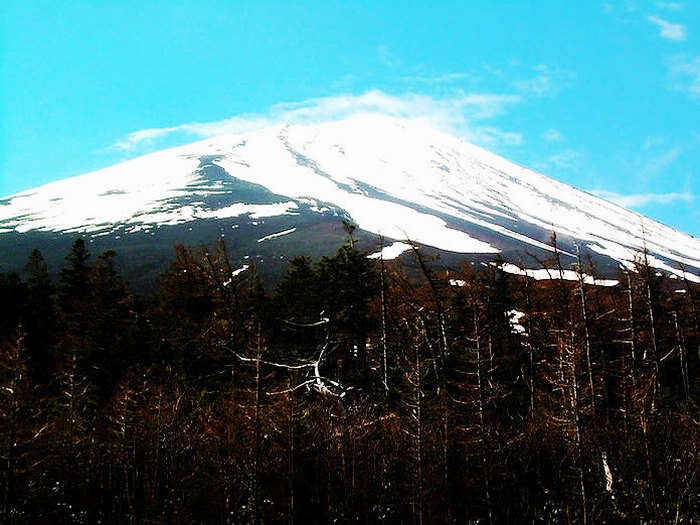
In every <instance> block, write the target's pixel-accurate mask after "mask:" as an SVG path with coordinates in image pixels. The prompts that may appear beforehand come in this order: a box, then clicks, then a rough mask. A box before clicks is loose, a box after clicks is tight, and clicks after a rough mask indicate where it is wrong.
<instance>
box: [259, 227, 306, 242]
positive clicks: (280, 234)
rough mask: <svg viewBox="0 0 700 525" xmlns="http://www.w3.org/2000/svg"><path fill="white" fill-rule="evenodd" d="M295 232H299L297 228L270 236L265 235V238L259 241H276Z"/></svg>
mask: <svg viewBox="0 0 700 525" xmlns="http://www.w3.org/2000/svg"><path fill="white" fill-rule="evenodd" d="M295 231H297V229H296V228H290V229H288V230H284V231H282V232H277V233H271V234H270V235H265V237H261V238H260V239H258V242H264V241H268V240H270V239H276V238H277V237H282V236H283V235H289V234H290V233H293V232H295Z"/></svg>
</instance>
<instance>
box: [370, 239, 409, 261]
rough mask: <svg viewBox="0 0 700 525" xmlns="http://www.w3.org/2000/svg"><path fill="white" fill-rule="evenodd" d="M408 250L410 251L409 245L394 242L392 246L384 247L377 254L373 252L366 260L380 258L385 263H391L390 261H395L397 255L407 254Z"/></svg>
mask: <svg viewBox="0 0 700 525" xmlns="http://www.w3.org/2000/svg"><path fill="white" fill-rule="evenodd" d="M410 249H411V245H410V244H406V243H405V242H395V243H393V244H390V245H389V246H384V247H383V248H382V249H381V250H379V251H378V252H374V253H372V254H370V255H368V256H367V258H368V259H379V258H381V259H383V260H385V261H391V260H394V259H396V258H397V257H398V256H399V255H401V254H402V253H404V252H407V251H408V250H410Z"/></svg>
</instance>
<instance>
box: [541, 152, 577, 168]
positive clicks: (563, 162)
mask: <svg viewBox="0 0 700 525" xmlns="http://www.w3.org/2000/svg"><path fill="white" fill-rule="evenodd" d="M583 160H584V156H583V153H581V152H578V151H575V150H572V149H567V150H564V151H562V152H561V153H558V154H556V155H552V156H551V157H549V159H548V164H550V165H552V166H556V167H558V168H566V169H576V168H579V167H581V165H582V164H583Z"/></svg>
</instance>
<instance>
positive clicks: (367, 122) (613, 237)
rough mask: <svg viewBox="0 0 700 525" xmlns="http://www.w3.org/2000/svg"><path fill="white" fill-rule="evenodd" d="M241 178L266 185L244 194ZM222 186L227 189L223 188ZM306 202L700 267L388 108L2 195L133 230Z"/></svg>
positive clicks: (376, 222) (651, 237) (374, 226)
mask: <svg viewBox="0 0 700 525" xmlns="http://www.w3.org/2000/svg"><path fill="white" fill-rule="evenodd" d="M212 173H214V174H215V175H216V176H214V177H213V176H212ZM234 183H235V184H237V185H238V186H236V188H238V187H239V186H240V187H245V188H248V189H250V188H258V189H256V190H255V191H256V192H257V194H258V195H263V194H264V195H263V197H264V198H259V199H257V200H255V199H250V198H247V196H248V193H246V191H248V190H246V191H241V192H240V195H238V196H237V195H236V192H237V191H238V190H235V191H234V190H232V189H231V188H232V186H231V184H234ZM246 185H247V186H246ZM260 188H262V189H260ZM261 192H262V193H261ZM218 196H225V197H226V199H228V200H226V202H223V201H220V200H216V199H214V201H212V198H213V197H217V198H218ZM222 202H223V204H222ZM301 207H306V208H308V209H309V210H311V211H312V212H316V213H322V212H323V211H324V210H328V209H330V208H335V209H337V210H342V212H343V213H344V214H346V215H347V216H349V217H350V218H352V220H354V221H355V222H356V223H357V224H358V226H359V227H360V228H361V229H363V230H365V231H368V232H371V233H374V234H377V235H382V236H384V237H386V238H387V239H392V240H396V241H401V240H406V239H410V240H412V241H415V242H418V243H421V244H425V245H427V246H432V247H434V248H437V249H439V250H444V251H449V252H457V253H485V254H486V253H497V252H498V251H499V250H500V247H499V239H506V240H507V239H510V240H511V241H516V242H518V243H522V244H524V245H525V246H531V247H533V248H538V249H544V250H551V248H550V247H549V245H548V244H546V242H545V241H546V240H547V237H548V235H549V232H552V231H555V232H557V234H558V235H559V236H568V237H570V238H572V239H575V240H576V241H577V242H578V243H579V245H580V246H581V247H583V248H587V249H588V250H590V251H593V252H595V253H598V254H601V255H605V256H608V257H611V258H613V259H616V260H618V261H621V262H625V263H627V264H628V263H629V261H631V260H633V259H634V256H635V253H638V252H639V251H641V250H642V249H643V248H644V246H646V247H647V249H648V251H649V252H650V254H651V260H652V263H653V264H655V265H656V266H658V267H660V268H664V269H666V270H668V271H671V272H675V273H679V269H678V268H677V267H676V266H675V263H674V262H680V263H682V264H684V265H686V266H688V267H692V268H691V270H692V271H696V272H697V270H699V269H700V239H697V238H694V237H692V236H690V235H687V234H684V233H682V232H679V231H676V230H674V229H672V228H669V227H667V226H664V225H662V224H659V223H657V222H654V221H652V220H650V219H647V218H644V217H643V216H641V215H640V214H638V213H635V212H632V211H629V210H626V209H624V208H621V207H619V206H617V205H615V204H612V203H610V202H607V201H605V200H603V199H600V198H598V197H595V196H593V195H590V194H588V193H586V192H583V191H580V190H577V189H575V188H573V187H571V186H569V185H567V184H564V183H561V182H558V181H555V180H553V179H550V178H548V177H546V176H544V175H541V174H539V173H536V172H534V171H531V170H528V169H526V168H524V167H522V166H519V165H516V164H514V163H512V162H509V161H507V160H505V159H503V158H501V157H498V156H497V155H494V154H492V153H489V152H487V151H485V150H483V149H481V148H479V147H476V146H473V145H471V144H468V143H466V142H464V141H462V140H460V139H458V138H455V137H452V136H450V135H447V134H444V133H441V132H438V131H435V130H433V129H430V128H427V127H425V126H423V125H421V124H418V123H415V122H409V121H402V120H397V119H392V118H388V117H381V116H361V117H355V118H352V119H348V120H344V121H338V122H331V123H326V124H320V125H313V126H275V127H271V128H266V129H261V130H258V131H255V132H252V133H248V134H245V135H224V136H219V137H214V138H211V139H207V140H204V141H201V142H197V143H194V144H190V145H187V146H182V147H179V148H174V149H170V150H165V151H161V152H158V153H154V154H151V155H146V156H144V157H140V158H137V159H134V160H132V161H129V162H125V163H123V164H119V165H117V166H113V167H110V168H107V169H103V170H100V171H96V172H93V173H89V174H86V175H82V176H79V177H75V178H71V179H66V180H63V181H60V182H56V183H52V184H48V185H46V186H42V187H40V188H37V189H35V190H32V191H28V192H24V193H20V194H17V195H13V196H10V197H8V198H6V199H3V200H0V234H2V233H7V232H12V231H17V232H27V231H32V230H39V231H60V232H65V233H77V232H80V233H105V232H106V233H109V232H111V231H116V228H122V229H124V230H125V231H126V232H127V233H129V232H132V233H133V232H137V231H143V230H149V229H152V228H154V227H155V226H157V225H164V224H167V225H173V224H185V223H188V222H190V221H195V220H200V219H230V218H233V217H245V216H247V217H249V218H259V217H271V216H280V215H295V214H298V213H299V212H300V209H301ZM533 232H535V233H533Z"/></svg>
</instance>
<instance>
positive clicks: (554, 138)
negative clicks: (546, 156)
mask: <svg viewBox="0 0 700 525" xmlns="http://www.w3.org/2000/svg"><path fill="white" fill-rule="evenodd" d="M542 138H543V139H544V140H546V141H547V142H563V141H564V135H562V134H561V132H560V131H559V130H558V129H554V128H550V129H548V130H547V131H546V132H544V133H543V134H542Z"/></svg>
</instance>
